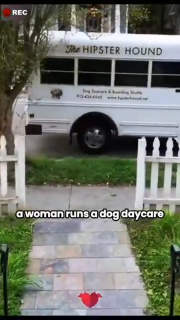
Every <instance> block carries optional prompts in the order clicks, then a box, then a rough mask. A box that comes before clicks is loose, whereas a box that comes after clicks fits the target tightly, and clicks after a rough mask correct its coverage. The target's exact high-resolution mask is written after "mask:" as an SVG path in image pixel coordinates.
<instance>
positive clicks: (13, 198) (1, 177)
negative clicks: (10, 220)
mask: <svg viewBox="0 0 180 320" xmlns="http://www.w3.org/2000/svg"><path fill="white" fill-rule="evenodd" d="M14 144H15V151H14V155H7V151H6V139H5V137H4V136H1V137H0V215H2V214H7V213H9V210H10V209H9V205H11V204H15V205H16V208H24V207H25V203H26V189H25V136H24V135H15V136H14ZM9 161H12V162H14V163H15V195H12V188H11V190H9V188H8V166H7V163H8V162H9Z"/></svg>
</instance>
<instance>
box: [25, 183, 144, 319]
mask: <svg viewBox="0 0 180 320" xmlns="http://www.w3.org/2000/svg"><path fill="white" fill-rule="evenodd" d="M42 191H43V192H42ZM47 191H48V187H45V188H44V189H42V188H41V190H39V191H38V192H39V195H40V193H41V194H42V197H43V194H44V201H45V203H46V208H45V206H41V209H46V210H47V209H49V207H50V204H49V203H47V202H48V201H49V202H51V205H53V200H54V209H55V208H56V209H57V202H58V203H59V209H62V207H63V208H64V206H65V203H64V204H63V205H61V200H63V201H64V202H67V203H66V209H69V208H70V209H81V210H83V209H86V210H90V209H91V210H93V209H94V210H95V209H96V210H97V209H98V210H101V209H103V208H105V207H106V208H108V209H109V210H115V209H119V210H123V209H124V208H126V207H127V204H128V202H129V206H131V209H132V203H133V201H134V190H132V189H131V190H130V189H129V190H128V188H122V189H121V188H108V187H107V188H106V187H96V188H95V187H89V188H88V187H87V188H81V187H79V188H77V187H74V188H72V190H70V189H68V188H60V189H57V188H54V189H53V192H52V189H51V191H50V189H49V193H50V195H52V197H51V196H49V200H48V199H47ZM27 192H28V194H29V196H28V199H29V201H30V199H31V200H32V195H33V189H30V190H29V191H27ZM38 192H37V191H36V197H37V193H38ZM34 195H35V193H34ZM45 195H46V199H45ZM57 196H58V198H57ZM125 197H127V200H129V201H126V205H125V206H124V205H123V204H125ZM55 199H56V200H55ZM34 200H35V199H34ZM41 202H42V198H41ZM31 203H33V202H31ZM34 203H35V202H34ZM41 205H43V204H42V203H41ZM31 207H32V205H31ZM38 207H39V205H38V206H36V209H38ZM28 273H29V274H30V277H33V279H35V281H36V284H39V287H37V286H33V287H28V288H27V291H26V294H25V296H24V301H23V304H22V314H23V315H143V309H144V308H145V307H146V305H147V296H146V293H145V291H144V288H143V283H142V281H141V279H140V273H139V268H138V267H137V265H136V263H135V259H134V257H133V255H132V253H131V248H130V239H129V236H128V233H127V230H126V226H125V225H124V224H122V223H120V222H119V221H118V222H114V221H111V220H108V219H97V220H95V219H84V220H81V219H76V220H75V219H70V220H69V219H67V220H57V219H56V220H53V219H47V220H44V221H40V222H37V223H36V224H35V228H34V241H33V247H32V251H31V253H30V266H29V269H28ZM84 291H86V292H88V293H92V292H94V291H95V292H97V293H100V294H101V295H102V298H101V299H100V300H99V302H98V304H97V305H96V306H95V307H93V308H91V309H89V308H87V307H86V306H85V305H84V304H83V303H82V301H81V299H80V298H79V297H78V295H79V294H80V293H83V292H84Z"/></svg>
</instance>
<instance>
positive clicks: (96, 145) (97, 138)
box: [77, 125, 111, 154]
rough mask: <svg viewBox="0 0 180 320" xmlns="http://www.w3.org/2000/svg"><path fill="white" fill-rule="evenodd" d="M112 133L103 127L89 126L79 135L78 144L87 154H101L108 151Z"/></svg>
mask: <svg viewBox="0 0 180 320" xmlns="http://www.w3.org/2000/svg"><path fill="white" fill-rule="evenodd" d="M110 138H111V131H110V130H107V129H105V128H103V126H101V125H92V126H87V127H85V128H83V129H81V131H80V132H78V133H77V142H78V144H79V146H80V148H81V149H82V150H83V152H85V153H89V154H99V153H102V152H103V151H105V150H107V148H108V145H109V141H110Z"/></svg>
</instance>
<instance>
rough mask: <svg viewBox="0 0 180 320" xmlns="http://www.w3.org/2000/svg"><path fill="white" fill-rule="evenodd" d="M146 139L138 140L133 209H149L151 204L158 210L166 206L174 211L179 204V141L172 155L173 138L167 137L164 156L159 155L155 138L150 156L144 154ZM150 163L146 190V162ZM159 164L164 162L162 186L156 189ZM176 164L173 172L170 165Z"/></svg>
mask: <svg viewBox="0 0 180 320" xmlns="http://www.w3.org/2000/svg"><path fill="white" fill-rule="evenodd" d="M146 145H147V143H146V139H145V138H141V139H139V141H138V157H137V178H136V198H135V209H136V210H141V209H143V208H144V209H149V207H150V205H153V206H155V207H156V209H158V210H162V209H163V208H164V207H168V210H169V211H171V212H175V210H176V206H177V205H178V206H179V205H180V143H178V146H179V151H178V156H177V157H173V145H174V144H173V140H172V138H169V139H168V140H167V144H166V154H165V156H160V151H159V148H160V140H159V138H157V137H156V138H155V139H154V142H153V152H152V155H151V156H147V154H146ZM148 162H150V163H151V179H150V189H149V190H147V188H146V185H145V180H146V163H148ZM159 164H164V186H163V188H162V189H158V180H159ZM174 164H175V165H176V167H177V171H176V172H175V173H173V170H172V166H173V165H174ZM172 174H173V175H175V180H176V185H175V188H172Z"/></svg>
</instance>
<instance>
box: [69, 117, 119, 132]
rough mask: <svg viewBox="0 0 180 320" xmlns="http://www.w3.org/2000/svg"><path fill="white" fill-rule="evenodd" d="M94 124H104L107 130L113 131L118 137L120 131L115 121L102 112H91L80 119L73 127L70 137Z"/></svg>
mask: <svg viewBox="0 0 180 320" xmlns="http://www.w3.org/2000/svg"><path fill="white" fill-rule="evenodd" d="M91 124H92V125H94V124H101V125H102V124H103V126H105V127H106V128H107V129H109V130H110V131H113V132H114V134H115V135H118V129H117V126H116V124H115V123H114V121H113V120H112V119H111V118H110V117H109V116H107V115H106V114H104V113H101V112H89V113H86V114H84V115H83V116H81V117H80V118H78V119H77V120H76V121H75V122H74V123H73V125H72V127H71V131H70V136H72V134H73V133H78V132H80V131H81V130H82V129H83V128H84V127H85V126H88V125H91Z"/></svg>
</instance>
